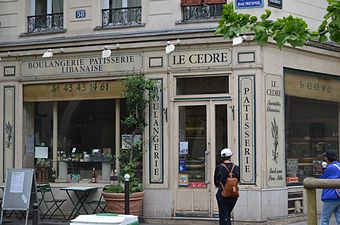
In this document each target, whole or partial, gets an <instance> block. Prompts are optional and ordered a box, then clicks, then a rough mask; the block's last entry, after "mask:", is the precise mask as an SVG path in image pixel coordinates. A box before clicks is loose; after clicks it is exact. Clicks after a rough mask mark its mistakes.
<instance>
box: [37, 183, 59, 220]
mask: <svg viewBox="0 0 340 225" xmlns="http://www.w3.org/2000/svg"><path fill="white" fill-rule="evenodd" d="M37 191H38V192H40V194H41V199H40V201H39V210H40V213H41V214H42V217H41V220H43V219H45V217H46V216H50V219H51V218H52V216H54V214H55V213H56V212H57V211H59V212H60V213H61V215H62V216H63V217H64V219H65V220H66V217H65V214H64V213H63V211H62V210H61V208H60V207H61V205H62V204H64V202H65V201H66V199H56V198H55V197H54V194H53V192H52V189H51V186H50V184H40V185H38V186H37ZM42 204H44V206H45V207H46V209H47V211H46V212H43V211H42V209H41V206H42ZM50 212H51V214H48V213H50Z"/></svg>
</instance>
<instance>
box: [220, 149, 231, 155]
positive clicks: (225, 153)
mask: <svg viewBox="0 0 340 225" xmlns="http://www.w3.org/2000/svg"><path fill="white" fill-rule="evenodd" d="M232 155H233V152H232V151H231V150H230V149H229V148H224V149H222V151H221V157H229V156H232Z"/></svg>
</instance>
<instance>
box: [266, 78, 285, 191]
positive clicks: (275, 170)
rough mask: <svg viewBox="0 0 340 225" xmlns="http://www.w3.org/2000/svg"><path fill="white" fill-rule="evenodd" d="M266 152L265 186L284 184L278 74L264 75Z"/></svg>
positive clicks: (282, 124) (281, 101)
mask: <svg viewBox="0 0 340 225" xmlns="http://www.w3.org/2000/svg"><path fill="white" fill-rule="evenodd" d="M265 88H266V89H265V91H266V95H265V96H266V102H265V104H266V105H265V107H266V126H265V129H266V152H267V170H268V171H267V186H268V187H283V186H285V181H286V178H285V173H284V171H285V147H284V112H283V111H284V105H283V96H284V94H283V80H282V77H281V76H280V75H271V74H267V75H266V86H265Z"/></svg>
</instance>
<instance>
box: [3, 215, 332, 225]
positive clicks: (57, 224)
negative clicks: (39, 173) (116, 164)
mask: <svg viewBox="0 0 340 225" xmlns="http://www.w3.org/2000/svg"><path fill="white" fill-rule="evenodd" d="M194 223H195V225H200V222H199V220H195V222H194ZM2 224H3V225H25V219H24V218H23V219H21V220H19V219H16V218H4V220H3V223H2ZM174 224H176V222H174V223H172V224H160V223H157V224H154V223H153V224H150V223H140V225H174ZM205 224H206V223H205ZM211 224H214V223H211ZM242 224H246V225H272V224H275V223H272V222H263V223H257V222H254V223H249V222H247V223H241V222H234V223H233V225H242ZM317 224H319V221H317ZM27 225H32V220H31V219H29V220H28V222H27ZM39 225H70V222H63V221H61V220H48V219H46V220H44V221H42V222H40V223H39ZM188 225H191V224H188ZM276 225H307V221H301V222H292V223H284V224H282V223H280V224H279V223H276ZM329 225H337V223H336V221H335V218H334V216H333V217H332V219H331V222H330V224H329Z"/></svg>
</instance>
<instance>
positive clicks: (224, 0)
mask: <svg viewBox="0 0 340 225" xmlns="http://www.w3.org/2000/svg"><path fill="white" fill-rule="evenodd" d="M204 3H205V4H207V5H212V4H224V3H227V0H204Z"/></svg>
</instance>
